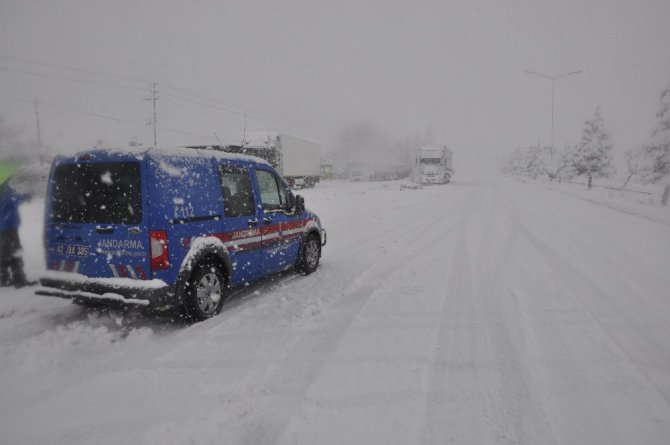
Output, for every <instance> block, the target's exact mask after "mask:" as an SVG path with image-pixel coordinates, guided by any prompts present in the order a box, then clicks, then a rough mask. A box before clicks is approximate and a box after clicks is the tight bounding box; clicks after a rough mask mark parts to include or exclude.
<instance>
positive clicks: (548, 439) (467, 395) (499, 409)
mask: <svg viewBox="0 0 670 445" xmlns="http://www.w3.org/2000/svg"><path fill="white" fill-rule="evenodd" d="M492 189H493V188H492V187H491V186H490V185H477V186H476V194H475V197H476V199H475V200H473V202H472V203H471V205H470V206H469V208H468V209H467V210H466V211H465V212H464V214H463V216H462V219H461V222H460V224H459V228H458V235H457V245H456V249H455V251H454V253H453V256H452V258H451V262H450V269H449V273H448V279H447V283H446V286H445V293H444V296H443V299H442V303H441V308H440V313H441V317H440V320H441V321H440V323H439V326H438V327H437V332H436V334H435V339H434V351H435V355H434V357H433V359H432V364H431V365H430V369H429V370H428V376H427V377H426V384H425V391H424V393H425V394H426V400H425V403H424V412H423V413H422V415H421V416H419V419H420V420H421V422H422V426H421V428H420V431H419V432H418V433H417V436H418V437H419V438H420V439H419V441H420V442H422V443H443V442H451V443H459V444H460V443H532V442H533V441H537V443H547V444H551V443H556V440H555V438H554V437H553V435H552V434H551V431H550V430H548V428H547V427H546V426H545V425H546V419H545V413H544V412H543V411H542V409H541V406H540V405H539V403H538V402H537V400H535V398H534V395H533V393H532V388H531V386H530V383H529V379H528V377H527V375H525V372H524V370H523V363H522V360H521V357H520V352H519V351H517V346H516V345H517V344H518V340H516V341H514V340H513V336H514V333H513V332H510V330H511V329H512V326H514V320H510V318H512V317H513V314H510V313H509V309H507V310H503V306H502V302H501V299H502V285H503V282H502V281H503V280H502V276H501V274H502V271H501V268H502V267H504V264H505V262H506V260H507V256H508V255H509V253H510V252H511V250H512V246H513V245H514V244H515V242H516V239H517V234H518V231H517V229H516V227H515V226H514V224H512V226H511V227H510V229H509V231H508V233H507V235H506V236H505V237H504V238H503V239H504V241H503V242H502V249H501V250H500V251H498V252H495V251H494V249H493V242H494V237H493V231H494V229H495V228H496V227H495V223H496V221H497V218H496V216H498V215H497V213H496V211H499V210H497V209H496V207H498V206H499V203H498V202H497V200H496V199H494V198H493V197H491V193H490V192H489V190H492ZM482 195H484V196H482ZM483 198H486V199H487V200H488V202H484V201H483ZM479 226H482V227H479ZM469 238H471V239H472V238H474V239H473V240H472V241H471V242H469V241H468V239H469ZM495 241H498V240H497V239H495ZM476 243H479V246H478V249H477V250H476V257H475V259H476V263H475V264H476V265H477V266H476V267H473V266H472V261H471V260H472V255H471V252H475V251H473V250H472V249H470V248H469V247H473V248H474V246H475V245H476Z"/></svg>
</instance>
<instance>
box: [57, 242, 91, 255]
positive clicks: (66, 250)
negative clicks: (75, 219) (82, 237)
mask: <svg viewBox="0 0 670 445" xmlns="http://www.w3.org/2000/svg"><path fill="white" fill-rule="evenodd" d="M56 253H58V254H60V255H69V256H88V246H81V245H79V244H56Z"/></svg>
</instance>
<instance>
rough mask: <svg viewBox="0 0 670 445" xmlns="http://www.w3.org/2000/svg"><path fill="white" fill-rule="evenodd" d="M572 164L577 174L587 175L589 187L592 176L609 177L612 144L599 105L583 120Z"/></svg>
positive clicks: (611, 169)
mask: <svg viewBox="0 0 670 445" xmlns="http://www.w3.org/2000/svg"><path fill="white" fill-rule="evenodd" d="M572 164H573V166H574V168H575V170H576V172H577V174H579V175H583V174H585V175H587V177H588V179H589V182H588V188H589V189H591V185H592V182H593V177H594V176H595V177H603V176H604V177H609V176H610V175H611V174H612V173H613V172H614V166H613V165H612V144H611V142H610V137H609V134H608V133H607V131H606V130H605V123H604V120H603V116H602V112H601V111H600V107H598V108H596V111H595V113H594V114H593V117H592V118H591V119H589V120H587V121H586V122H584V129H583V130H582V139H581V141H580V142H579V144H578V145H577V147H576V149H575V152H574V155H573V158H572Z"/></svg>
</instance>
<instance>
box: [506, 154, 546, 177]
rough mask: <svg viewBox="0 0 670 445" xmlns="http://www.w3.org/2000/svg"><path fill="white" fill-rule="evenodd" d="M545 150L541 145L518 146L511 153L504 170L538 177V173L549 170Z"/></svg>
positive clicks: (509, 172) (508, 172) (507, 172)
mask: <svg viewBox="0 0 670 445" xmlns="http://www.w3.org/2000/svg"><path fill="white" fill-rule="evenodd" d="M544 152H545V149H543V148H541V147H528V148H517V149H516V150H514V151H513V152H512V154H511V155H510V157H509V159H508V161H507V164H506V165H505V166H504V168H503V172H504V173H506V174H513V175H520V176H528V177H530V178H533V179H537V177H538V175H543V174H545V173H546V172H547V166H546V163H545V161H544V156H543V153H544Z"/></svg>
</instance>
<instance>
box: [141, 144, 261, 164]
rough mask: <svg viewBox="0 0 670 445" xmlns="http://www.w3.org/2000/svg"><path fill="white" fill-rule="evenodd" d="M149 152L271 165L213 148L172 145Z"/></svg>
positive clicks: (256, 158) (251, 157)
mask: <svg viewBox="0 0 670 445" xmlns="http://www.w3.org/2000/svg"><path fill="white" fill-rule="evenodd" d="M148 153H151V154H156V155H159V156H165V157H168V156H179V157H185V158H216V159H234V160H239V161H247V162H255V163H258V164H264V165H270V163H268V162H267V161H266V160H265V159H262V158H259V157H256V156H250V155H243V154H239V153H230V152H227V151H222V150H219V149H216V148H214V147H212V148H188V147H170V148H152V149H150V150H148Z"/></svg>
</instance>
